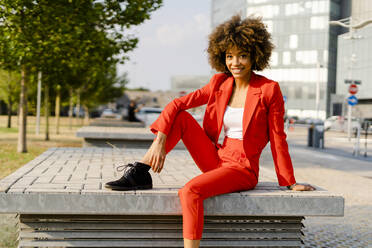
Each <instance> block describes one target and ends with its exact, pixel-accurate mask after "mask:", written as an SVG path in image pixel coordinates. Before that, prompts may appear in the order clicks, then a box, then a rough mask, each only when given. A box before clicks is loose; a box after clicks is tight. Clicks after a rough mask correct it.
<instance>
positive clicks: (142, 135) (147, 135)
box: [76, 126, 155, 140]
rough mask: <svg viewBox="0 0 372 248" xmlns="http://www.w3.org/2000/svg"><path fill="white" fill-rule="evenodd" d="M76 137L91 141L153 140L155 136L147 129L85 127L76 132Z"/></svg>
mask: <svg viewBox="0 0 372 248" xmlns="http://www.w3.org/2000/svg"><path fill="white" fill-rule="evenodd" d="M76 136H77V137H83V138H91V139H106V138H107V139H129V140H153V139H154V138H155V135H154V134H153V133H152V132H151V131H150V130H149V129H148V128H134V127H96V126H86V127H82V128H80V129H79V130H78V131H77V132H76Z"/></svg>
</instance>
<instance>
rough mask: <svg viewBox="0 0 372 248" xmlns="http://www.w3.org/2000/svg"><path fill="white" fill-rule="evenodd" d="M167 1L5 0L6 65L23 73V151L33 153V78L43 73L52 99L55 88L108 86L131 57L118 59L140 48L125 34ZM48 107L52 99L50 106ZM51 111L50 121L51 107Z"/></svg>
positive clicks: (0, 59)
mask: <svg viewBox="0 0 372 248" xmlns="http://www.w3.org/2000/svg"><path fill="white" fill-rule="evenodd" d="M161 3H162V1H161V0H103V1H93V0H76V1H75V0H54V1H49V0H36V1H35V0H2V2H1V3H0V67H2V68H4V69H9V68H11V69H14V70H18V71H21V91H20V92H21V93H20V108H19V109H20V111H19V114H20V119H19V120H20V128H19V130H20V131H19V139H18V141H19V143H18V151H19V152H26V151H27V149H26V113H27V100H26V99H27V98H26V96H27V82H28V76H29V74H30V73H31V74H35V73H37V71H42V72H43V78H44V79H43V84H44V90H45V92H44V95H45V97H46V98H48V94H49V89H52V90H54V89H56V88H59V87H61V88H70V89H72V90H77V89H83V90H85V87H82V86H85V85H91V84H95V83H96V82H103V81H102V80H101V81H100V80H99V79H100V78H101V79H102V75H103V74H104V73H105V72H106V73H108V70H107V68H109V67H110V65H111V64H113V63H116V62H120V63H124V61H125V60H126V59H128V58H127V57H126V56H123V57H121V58H120V59H118V58H117V57H116V55H118V54H119V53H124V54H125V53H127V52H128V51H130V50H132V49H134V48H135V46H136V44H137V42H138V39H137V38H136V37H133V36H128V35H125V30H126V29H128V28H130V27H131V26H133V25H138V24H140V23H142V22H143V21H144V20H146V19H149V17H150V13H151V12H153V11H155V10H156V9H157V8H159V7H160V6H161ZM71 79H74V80H71ZM57 85H60V86H59V87H58V86H57ZM106 89H109V88H107V87H106ZM82 94H84V93H82ZM57 95H58V94H57ZM48 104H49V101H48V100H47V101H46V103H45V106H46V107H47V106H48ZM45 112H46V117H47V116H48V113H49V110H48V108H46V111H45ZM47 123H48V122H47ZM47 130H48V129H47ZM46 138H48V131H47V133H46Z"/></svg>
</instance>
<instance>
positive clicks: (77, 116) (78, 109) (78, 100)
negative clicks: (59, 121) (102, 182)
mask: <svg viewBox="0 0 372 248" xmlns="http://www.w3.org/2000/svg"><path fill="white" fill-rule="evenodd" d="M76 94H77V97H76V124H77V125H80V124H81V123H80V122H79V120H80V89H78V90H77V91H76Z"/></svg>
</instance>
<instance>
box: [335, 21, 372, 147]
mask: <svg viewBox="0 0 372 248" xmlns="http://www.w3.org/2000/svg"><path fill="white" fill-rule="evenodd" d="M371 23H372V19H368V20H365V21H362V22H359V23H357V24H353V18H352V16H350V17H348V18H345V19H341V20H337V21H330V22H329V24H330V25H338V26H342V27H345V28H348V29H349V36H347V37H345V39H351V40H352V41H353V40H354V39H360V38H362V37H361V36H356V35H354V30H356V29H361V28H363V27H365V26H367V25H368V24H371ZM351 49H353V46H351ZM351 54H352V56H351V59H352V61H351V66H350V80H352V78H351V77H352V69H353V64H352V63H353V62H354V61H355V55H354V54H353V51H351ZM353 60H354V61H353ZM351 111H352V108H351V105H348V120H347V135H348V138H349V140H350V137H351Z"/></svg>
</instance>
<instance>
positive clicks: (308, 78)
mask: <svg viewBox="0 0 372 248" xmlns="http://www.w3.org/2000/svg"><path fill="white" fill-rule="evenodd" d="M327 71H328V70H327V68H324V67H323V68H320V69H319V71H318V69H317V68H286V69H284V68H281V69H276V68H275V69H266V70H264V71H263V74H264V75H265V76H267V77H269V78H272V79H275V81H279V82H281V81H288V82H309V83H316V82H317V81H318V80H319V79H318V75H319V74H318V73H319V72H320V81H321V82H327V75H328V73H327ZM314 88H315V87H314Z"/></svg>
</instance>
